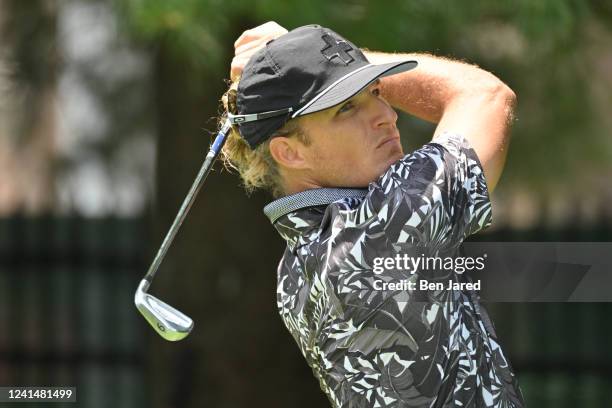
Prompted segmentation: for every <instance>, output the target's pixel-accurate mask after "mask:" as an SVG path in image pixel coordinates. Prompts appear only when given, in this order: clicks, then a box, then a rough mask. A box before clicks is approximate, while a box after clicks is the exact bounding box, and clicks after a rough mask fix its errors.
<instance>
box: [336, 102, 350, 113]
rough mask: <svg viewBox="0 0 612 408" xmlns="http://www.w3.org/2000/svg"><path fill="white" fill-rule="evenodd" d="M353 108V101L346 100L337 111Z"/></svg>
mask: <svg viewBox="0 0 612 408" xmlns="http://www.w3.org/2000/svg"><path fill="white" fill-rule="evenodd" d="M352 108H353V102H347V103H345V104H344V105H342V107H341V108H340V109H338V113H342V112H346V111H349V110H351V109H352Z"/></svg>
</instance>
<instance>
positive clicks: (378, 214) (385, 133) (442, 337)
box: [223, 23, 524, 408]
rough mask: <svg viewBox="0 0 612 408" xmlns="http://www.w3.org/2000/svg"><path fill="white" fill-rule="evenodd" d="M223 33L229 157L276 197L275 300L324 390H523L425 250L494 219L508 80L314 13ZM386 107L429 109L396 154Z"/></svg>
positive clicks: (479, 311) (426, 402)
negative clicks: (362, 34) (339, 28)
mask: <svg viewBox="0 0 612 408" xmlns="http://www.w3.org/2000/svg"><path fill="white" fill-rule="evenodd" d="M234 45H235V53H236V54H235V57H234V59H233V61H232V67H231V76H232V80H233V83H232V86H231V87H230V90H229V91H228V92H227V93H226V95H224V98H223V102H224V104H225V108H226V111H227V116H228V118H229V120H230V121H231V122H232V123H233V126H232V130H231V133H230V135H229V136H228V140H227V142H226V144H225V146H224V148H223V159H224V160H225V162H226V164H227V165H229V166H232V167H233V168H235V169H237V170H238V172H239V174H240V176H241V178H242V181H243V183H244V185H245V187H246V188H247V189H248V190H252V189H255V188H264V189H267V190H269V191H270V192H271V193H272V194H273V196H274V197H275V199H276V200H275V201H273V202H272V203H270V204H269V205H267V206H266V207H265V208H264V212H265V214H266V215H267V217H268V218H269V219H270V221H271V223H272V225H273V226H274V227H275V228H276V229H277V230H278V232H279V234H280V235H281V236H282V237H283V238H284V239H285V241H286V242H287V247H286V250H285V252H284V255H283V257H282V259H281V261H280V264H279V267H278V272H277V274H278V275H277V279H278V289H277V302H278V308H279V313H280V315H281V318H282V320H283V322H284V324H285V325H286V327H287V328H288V329H289V332H290V333H291V335H292V336H293V338H294V339H295V341H296V342H297V345H298V346H299V348H300V350H301V352H302V354H303V355H304V357H305V358H306V361H307V363H308V365H309V366H310V367H311V368H312V370H313V373H314V375H315V377H316V378H317V380H318V381H319V383H320V386H321V389H322V390H323V391H324V392H325V394H326V395H327V397H328V398H329V401H330V402H331V404H332V406H334V407H343V408H349V407H352V408H357V407H360V408H361V407H363V408H365V407H394V408H401V407H523V406H524V401H523V396H522V394H521V391H520V388H519V385H518V382H517V379H516V377H515V375H514V373H513V370H512V367H511V364H510V362H509V360H508V357H507V355H506V354H505V353H504V351H503V350H502V348H501V347H500V345H499V343H498V341H497V337H496V334H495V331H494V328H493V325H492V324H491V322H490V320H489V317H488V315H487V313H486V311H485V310H484V309H483V307H482V306H481V305H480V303H479V298H478V295H477V291H476V290H474V289H473V288H472V289H469V286H466V285H465V284H466V283H470V278H469V276H468V275H469V272H466V273H460V272H458V271H457V270H453V269H452V268H451V269H450V270H449V269H448V268H442V269H441V268H440V267H436V268H429V267H424V265H425V260H427V259H438V258H440V257H445V258H444V259H448V258H446V257H452V256H453V254H455V252H456V250H457V248H458V247H459V245H460V244H461V243H462V242H463V241H464V239H465V238H466V237H468V236H469V235H471V234H474V233H476V232H478V231H480V230H481V229H483V228H485V227H487V226H488V225H489V224H490V223H491V204H490V201H489V194H490V192H491V191H492V190H493V189H494V188H495V185H496V184H497V181H498V179H499V177H500V174H501V172H502V168H503V166H504V161H505V156H506V151H507V146H508V139H509V134H508V133H509V126H510V123H511V120H512V110H513V107H514V104H515V101H516V96H515V94H514V92H513V91H512V90H511V89H510V88H509V87H508V86H506V85H505V84H504V83H503V82H502V81H500V80H499V79H498V78H496V77H495V76H494V75H492V74H491V73H488V72H486V71H484V70H482V69H480V68H478V67H476V66H473V65H469V64H466V63H463V62H458V61H452V60H449V59H446V58H438V57H435V56H432V55H427V54H385V53H378V52H369V51H362V50H360V49H359V48H358V47H357V46H356V45H355V44H353V43H352V42H350V41H348V40H347V39H345V38H343V37H341V36H340V35H339V34H337V33H335V32H334V31H332V30H331V29H328V28H325V27H321V26H318V25H308V26H304V27H299V28H296V29H294V30H292V31H290V32H287V30H285V29H284V28H283V27H281V26H279V25H278V24H276V23H266V24H264V25H262V26H259V27H256V28H254V29H251V30H248V31H246V32H244V33H243V34H242V35H241V36H240V37H239V38H238V40H237V41H236V43H235V44H234ZM394 108H395V109H400V110H402V111H404V112H407V113H409V114H412V115H414V116H417V117H419V118H422V119H424V120H427V121H429V122H433V123H437V127H436V129H435V132H434V134H433V137H432V141H431V142H430V143H427V144H426V145H424V146H422V147H421V148H419V149H417V150H415V151H414V152H412V153H409V154H405V153H404V152H403V150H402V146H401V144H400V134H399V131H398V129H397V126H396V122H397V113H396V111H395V110H394ZM225 119H226V118H223V120H225ZM419 259H420V260H421V261H422V262H421V261H419ZM440 259H441V258H440ZM451 259H453V258H451ZM415 260H416V261H417V262H416V263H415ZM419 262H421V263H419ZM411 282H412V283H411ZM421 282H426V284H427V283H440V282H444V288H441V287H440V286H437V285H434V286H433V287H431V288H430V287H427V285H425V286H426V287H421V286H420V284H421ZM447 285H448V288H447V287H446V286H447ZM398 288H399V290H398Z"/></svg>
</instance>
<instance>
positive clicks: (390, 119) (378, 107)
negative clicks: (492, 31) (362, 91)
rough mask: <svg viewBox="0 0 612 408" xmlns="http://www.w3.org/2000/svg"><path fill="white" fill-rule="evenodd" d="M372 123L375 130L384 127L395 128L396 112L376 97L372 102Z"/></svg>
mask: <svg viewBox="0 0 612 408" xmlns="http://www.w3.org/2000/svg"><path fill="white" fill-rule="evenodd" d="M372 105H373V106H372V111H373V113H372V115H373V117H372V121H373V124H374V127H375V128H379V127H385V126H395V123H396V122H397V112H395V109H393V108H392V107H391V105H389V104H388V103H387V101H385V100H384V99H382V98H379V97H376V99H375V100H373V101H372Z"/></svg>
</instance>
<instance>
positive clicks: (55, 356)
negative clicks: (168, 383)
mask: <svg viewBox="0 0 612 408" xmlns="http://www.w3.org/2000/svg"><path fill="white" fill-rule="evenodd" d="M144 231H145V229H144V223H143V221H142V220H120V219H99V220H91V219H81V218H51V217H48V218H34V219H32V218H25V217H14V218H10V219H3V220H0V385H4V386H37V385H39V386H50V385H57V386H60V385H62V386H76V387H77V399H78V404H77V405H78V406H83V407H142V406H146V400H145V395H146V394H145V392H144V391H145V384H144V376H143V371H144V370H143V362H144V357H145V356H144V350H145V348H144V347H143V344H142V341H143V339H142V338H141V332H142V330H139V329H138V328H140V329H141V325H139V324H138V323H140V321H137V320H136V319H140V317H139V316H138V315H137V311H136V309H135V308H134V307H132V305H133V301H132V296H133V293H134V290H135V288H136V285H137V283H138V281H139V279H140V278H141V277H142V275H143V273H144V266H143V265H144V263H145V262H144V261H145V260H144V256H143V254H144V253H145V251H146V248H144V247H143V246H144V245H145V243H146V240H145V239H143V238H144ZM36 406H39V405H36ZM52 406H54V407H59V406H75V404H57V403H54V404H52Z"/></svg>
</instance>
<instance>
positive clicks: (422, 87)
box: [364, 51, 507, 123]
mask: <svg viewBox="0 0 612 408" xmlns="http://www.w3.org/2000/svg"><path fill="white" fill-rule="evenodd" d="M364 52H365V54H366V56H367V58H368V60H370V62H372V63H374V64H382V63H386V62H393V61H401V60H407V59H410V60H416V61H417V62H418V64H419V65H418V66H417V67H416V68H415V69H414V70H411V71H408V72H405V73H402V74H398V75H393V76H390V77H385V78H382V85H381V93H382V95H383V96H384V97H385V99H386V100H387V101H388V102H389V103H390V104H391V105H392V106H394V107H396V108H398V109H401V110H403V111H405V112H407V113H410V114H411V115H414V116H417V117H419V118H421V119H424V120H427V121H429V122H433V123H438V122H439V121H440V119H441V117H442V114H443V112H444V110H445V108H446V107H447V106H449V105H450V104H451V103H452V102H453V101H454V100H457V99H458V98H464V97H469V96H470V95H475V96H476V95H477V94H482V93H484V92H497V91H499V90H500V89H503V88H507V87H506V86H505V85H504V83H503V82H502V81H501V80H499V79H498V78H497V77H495V76H494V75H493V74H491V73H489V72H487V71H485V70H482V69H480V68H478V67H477V66H474V65H470V64H466V63H463V62H460V61H453V60H450V59H447V58H442V57H436V56H433V55H430V54H386V53H379V52H371V51H364Z"/></svg>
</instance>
